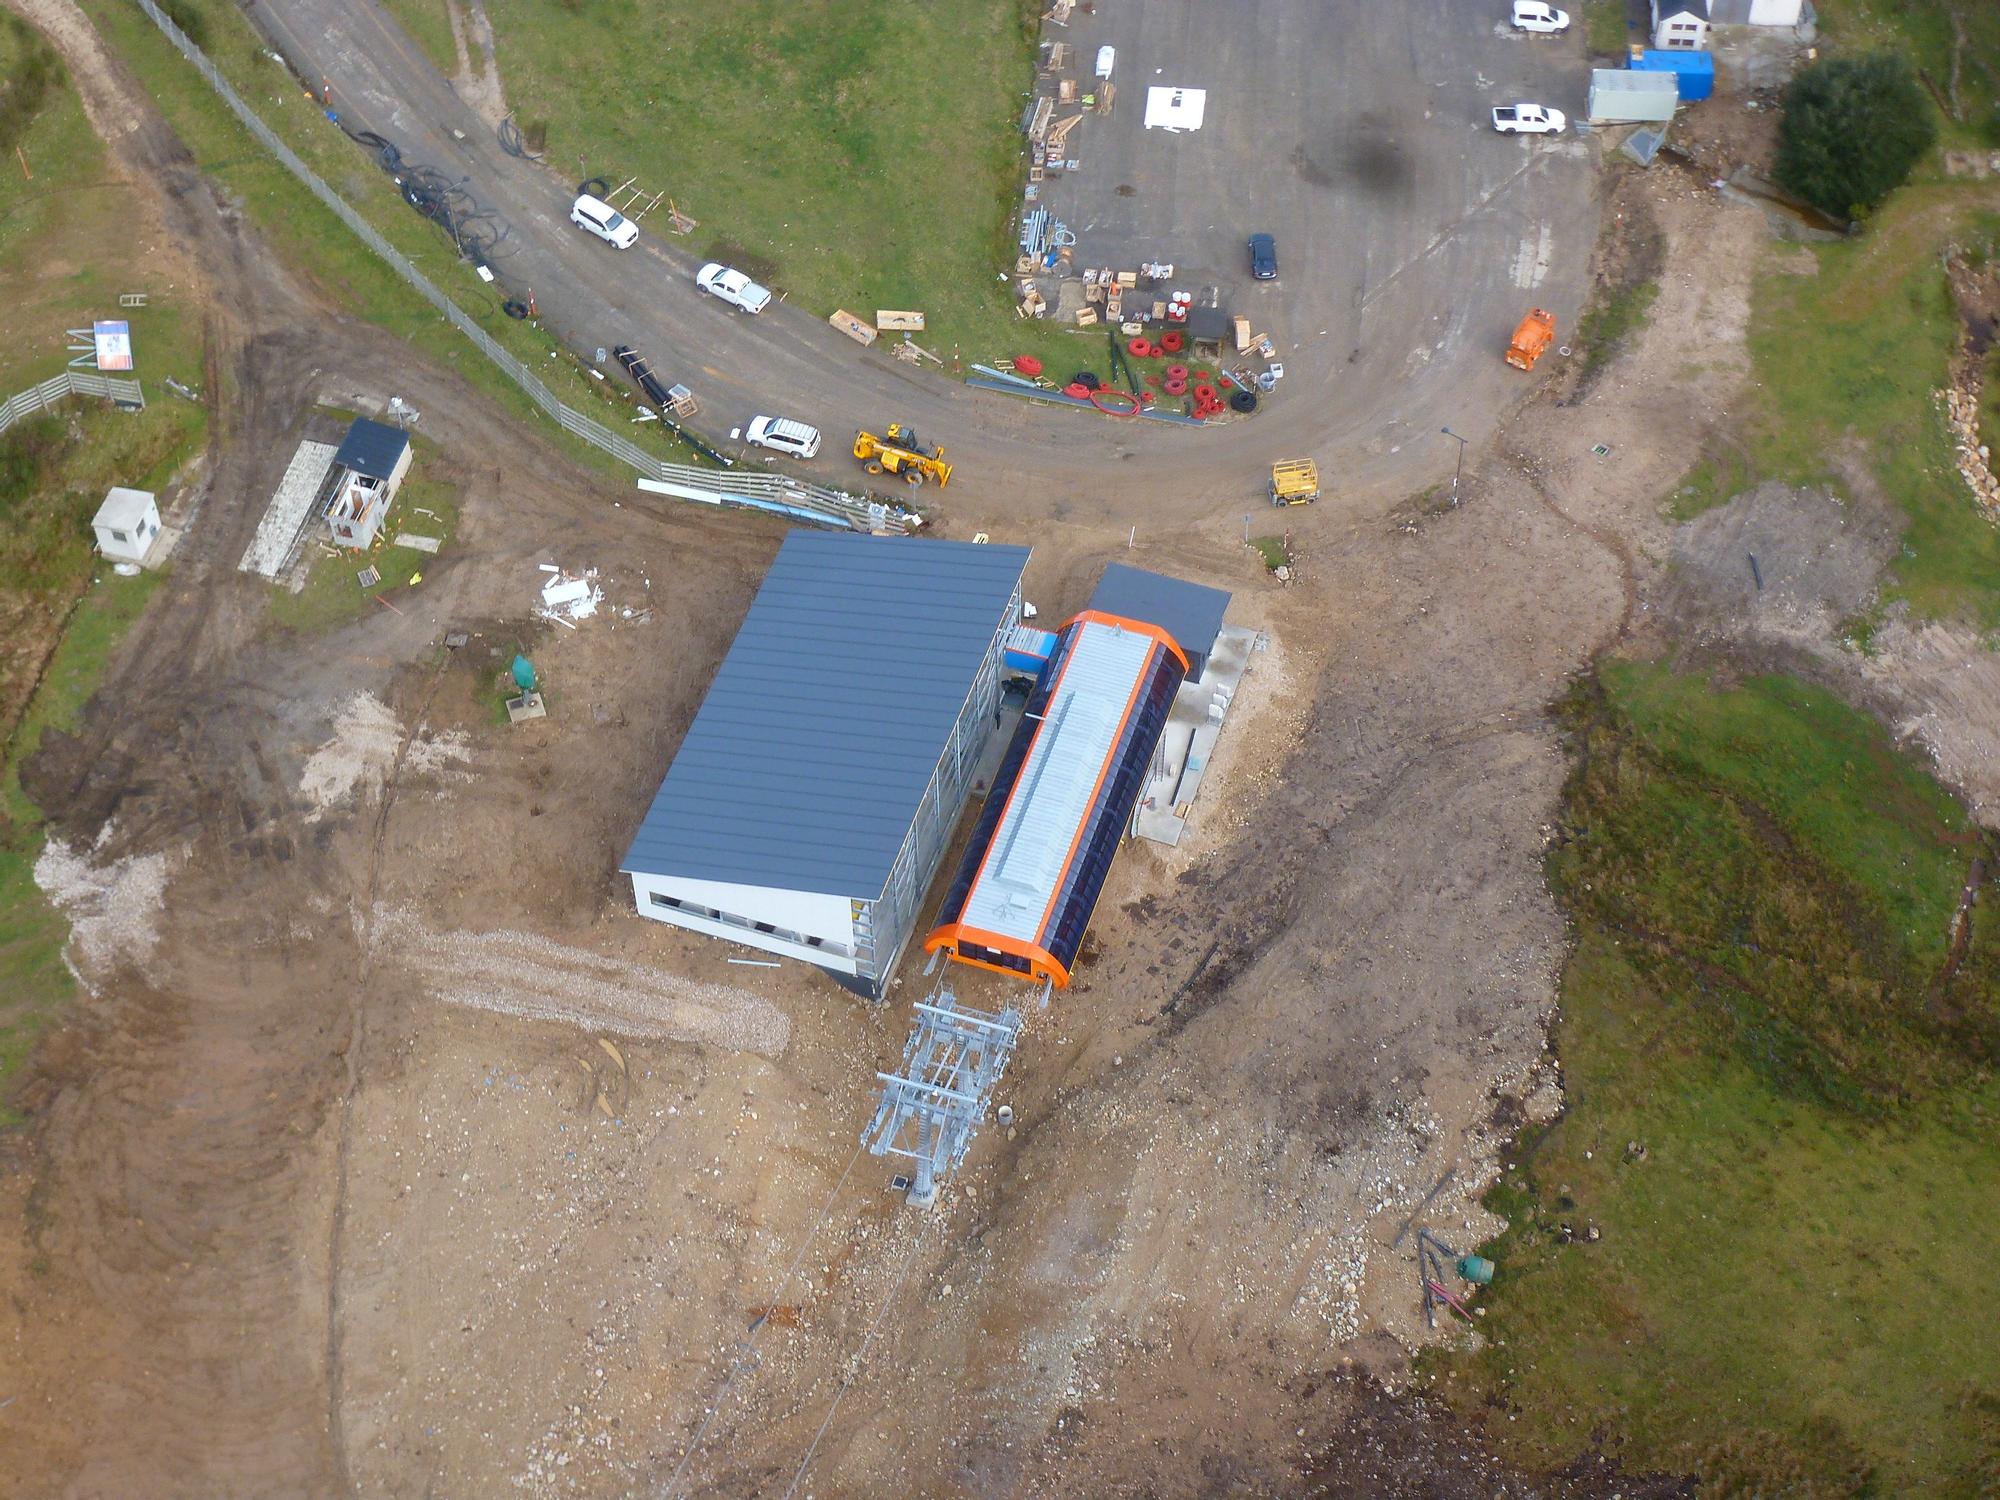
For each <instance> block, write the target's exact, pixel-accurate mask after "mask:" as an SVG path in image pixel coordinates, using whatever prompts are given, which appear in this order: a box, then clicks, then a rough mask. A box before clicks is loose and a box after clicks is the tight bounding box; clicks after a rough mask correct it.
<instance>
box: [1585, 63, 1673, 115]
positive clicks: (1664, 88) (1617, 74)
mask: <svg viewBox="0 0 2000 1500" xmlns="http://www.w3.org/2000/svg"><path fill="white" fill-rule="evenodd" d="M1680 99H1681V94H1680V85H1679V84H1678V83H1676V82H1675V81H1674V75H1673V74H1672V73H1641V72H1635V71H1630V70H1627V69H1625V68H1597V69H1594V70H1593V71H1592V72H1591V75H1590V123H1591V124H1593V125H1637V124H1657V123H1659V122H1660V121H1663V120H1671V119H1672V118H1673V117H1674V110H1675V108H1676V107H1677V106H1678V105H1679V104H1680Z"/></svg>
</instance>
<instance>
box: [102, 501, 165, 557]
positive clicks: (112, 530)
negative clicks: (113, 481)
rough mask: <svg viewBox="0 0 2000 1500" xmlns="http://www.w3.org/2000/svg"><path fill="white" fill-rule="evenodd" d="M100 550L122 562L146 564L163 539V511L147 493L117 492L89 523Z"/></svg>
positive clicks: (105, 502)
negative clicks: (155, 546)
mask: <svg viewBox="0 0 2000 1500" xmlns="http://www.w3.org/2000/svg"><path fill="white" fill-rule="evenodd" d="M90 529H91V531H92V532H94V533H95V534H96V536H97V550H98V551H99V552H102V553H103V554H104V555H105V556H106V557H111V558H116V559H118V560H119V561H120V562H135V563H143V562H144V561H145V560H146V554H147V553H148V552H150V551H152V550H153V543H154V542H155V541H157V540H158V539H159V535H160V507H159V506H158V505H157V504H156V503H155V502H154V499H153V497H152V495H151V494H149V493H148V492H147V491H145V490H128V489H124V488H118V489H114V490H112V491H111V493H109V494H108V495H106V496H105V497H104V503H103V504H102V505H100V506H98V507H97V514H96V515H94V516H92V517H91V519H90Z"/></svg>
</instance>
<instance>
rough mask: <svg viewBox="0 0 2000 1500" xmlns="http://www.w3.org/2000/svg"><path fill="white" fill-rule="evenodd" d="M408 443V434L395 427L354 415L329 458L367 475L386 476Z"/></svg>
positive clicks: (335, 462)
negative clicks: (340, 441)
mask: <svg viewBox="0 0 2000 1500" xmlns="http://www.w3.org/2000/svg"><path fill="white" fill-rule="evenodd" d="M409 446H410V440H409V438H407V437H405V436H404V435H403V433H402V432H401V431H400V430H399V429H397V428H394V427H385V426H383V425H382V424H381V423H380V422H371V421H369V420H368V419H367V418H366V417H356V418H355V419H354V425H353V426H352V427H350V428H348V429H347V439H346V441H345V442H343V443H342V444H341V445H340V451H339V452H337V453H335V454H334V455H333V461H334V464H335V466H336V467H339V468H342V469H352V470H353V471H354V472H355V473H357V474H366V475H367V476H368V477H369V478H370V479H387V478H388V477H389V476H390V475H391V474H393V473H395V472H396V463H397V461H398V460H399V459H401V458H402V456H403V450H404V449H405V448H407V447H409Z"/></svg>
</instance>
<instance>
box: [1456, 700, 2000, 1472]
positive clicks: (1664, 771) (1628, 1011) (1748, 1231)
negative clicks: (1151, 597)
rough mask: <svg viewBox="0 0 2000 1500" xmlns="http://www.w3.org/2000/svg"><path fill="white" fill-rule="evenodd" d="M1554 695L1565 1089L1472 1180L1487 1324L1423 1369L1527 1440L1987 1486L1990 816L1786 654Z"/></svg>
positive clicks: (1996, 1020)
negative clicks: (1773, 672)
mask: <svg viewBox="0 0 2000 1500" xmlns="http://www.w3.org/2000/svg"><path fill="white" fill-rule="evenodd" d="M1567 717H1568V720H1569V724H1570V728H1571V730H1572V733H1573V736H1574V741H1575V748H1576V751H1577V755H1578V767H1577V770H1576V772H1575V774H1574V775H1573V777H1572V780H1571V783H1570V786H1569V788H1568V790H1567V794H1566V801H1567V805H1566V808H1565V814H1564V819H1563V836H1562V840H1561V842H1560V843H1559V845H1558V847H1557V848H1556V850H1555V852H1554V853H1553V854H1552V855H1551V858H1550V875H1551V879H1552V882H1553V884H1554V886H1555V888H1556V889H1557V891H1558V893H1559V894H1560V896H1561V898H1562V899H1563V901H1564V904H1565V905H1566V906H1567V908H1568V909H1569V911H1570V912H1571V914H1572V916H1573V918H1574V920H1575V922H1576V931H1577V944H1576V948H1575V951H1574V954H1573V957H1572V959H1571V962H1570V964H1569V965H1568V967H1567V969H1566V971H1565V974H1564V977H1563V987H1562V1006H1561V1022H1560V1024H1559V1027H1558V1030H1557V1048H1558V1052H1559V1055H1560V1056H1561V1059H1562V1063H1563V1069H1564V1082H1565V1088H1566V1094H1567V1111H1566V1113H1565V1114H1564V1116H1563V1117H1562V1118H1561V1119H1560V1120H1559V1121H1558V1122H1556V1123H1555V1124H1554V1125H1552V1126H1550V1127H1548V1128H1547V1129H1543V1130H1535V1131H1530V1132H1528V1133H1527V1134H1525V1135H1524V1136H1523V1138H1522V1139H1521V1140H1520V1141H1519V1142H1517V1144H1516V1148H1515V1153H1514V1156H1513V1159H1512V1162H1511V1164H1510V1165H1509V1167H1508V1170H1507V1172H1506V1173H1505V1174H1504V1176H1503V1185H1502V1186H1501V1187H1500V1188H1499V1189H1497V1190H1496V1191H1495V1192H1494V1193H1493V1195H1492V1196H1491V1198H1490V1199H1489V1202H1490V1203H1491V1205H1492V1206H1493V1207H1494V1208H1495V1209H1496V1210H1497V1211H1499V1212H1501V1213H1503V1214H1504V1215H1506V1216H1507V1217H1508V1219H1509V1221H1510V1228H1509V1229H1508V1231H1507V1233H1506V1234H1505V1235H1503V1236H1502V1237H1501V1238H1500V1239H1499V1240H1498V1241H1496V1242H1495V1243H1494V1244H1493V1245H1492V1246H1491V1247H1489V1248H1488V1249H1487V1250H1486V1252H1485V1253H1487V1254H1488V1255H1489V1256H1491V1258H1492V1259H1493V1260H1494V1261H1495V1262H1496V1263H1497V1265H1498V1267H1499V1275H1498V1279H1497V1281H1496V1285H1495V1287H1494V1289H1493V1291H1492V1293H1491V1294H1489V1295H1488V1296H1487V1297H1486V1298H1485V1299H1484V1304H1485V1306H1486V1308H1487V1314H1486V1316H1485V1317H1484V1318H1483V1319H1482V1320H1481V1328H1480V1331H1481V1333H1482V1334H1483V1335H1485V1338H1484V1341H1483V1346H1482V1347H1481V1348H1479V1349H1478V1350H1477V1351H1475V1352H1470V1353H1461V1354H1455V1355H1447V1356H1444V1357H1436V1358H1432V1359H1430V1360H1429V1361H1427V1362H1426V1372H1427V1374H1428V1376H1429V1378H1430V1379H1431V1380H1432V1381H1433V1382H1434V1384H1435V1385H1436V1386H1437V1388H1439V1389H1440V1390H1442V1391H1444V1392H1446V1393H1448V1394H1449V1395H1451V1396H1452V1398H1453V1399H1455V1400H1457V1401H1459V1402H1461V1403H1463V1404H1464V1405H1465V1407H1466V1409H1467V1410H1468V1411H1474V1410H1480V1409H1485V1408H1486V1407H1487V1404H1488V1403H1492V1404H1493V1405H1492V1407H1491V1415H1490V1416H1489V1420H1488V1421H1487V1423H1486V1429H1487V1431H1488V1433H1489V1434H1490V1435H1492V1436H1493V1437H1494V1438H1495V1439H1496V1440H1498V1441H1499V1442H1500V1443H1501V1444H1502V1446H1503V1447H1504V1448H1506V1449H1507V1450H1508V1451H1510V1452H1511V1453H1512V1454H1513V1455H1514V1456H1516V1457H1519V1458H1521V1459H1523V1460H1525V1461H1528V1462H1531V1463H1535V1464H1540V1465H1545V1466H1556V1465H1560V1464H1561V1463H1563V1462H1565V1461H1566V1460H1568V1459H1569V1458H1571V1457H1573V1456H1575V1455H1576V1454H1577V1453H1579V1452H1581V1451H1583V1450H1584V1449H1585V1448H1587V1447H1591V1446H1597V1445H1605V1446H1607V1447H1608V1449H1609V1451H1611V1452H1612V1453H1613V1454H1614V1455H1615V1456H1616V1457H1617V1458H1618V1459H1619V1460H1620V1462H1621V1463H1622V1464H1624V1466H1625V1467H1626V1468H1627V1470H1628V1472H1645V1471H1664V1472H1674V1473H1693V1474H1697V1475H1699V1476H1701V1478H1702V1480H1703V1484H1704V1487H1703V1493H1704V1494H1706V1493H1715V1494H1760V1493H1761V1494H1767V1495H1781V1494H1782V1495H1806V1496H1813V1495H1863V1494H1879V1495H1893V1494H1912V1493H1919V1492H1921V1493H1926V1494H1936V1495H1952V1496H1955V1495H1968V1496H1969V1495H1974V1494H1979V1493H1990V1492H1991V1491H1990V1489H1982V1485H1985V1486H1990V1485H1992V1484H1994V1483H1995V1482H2000V1367H1996V1366H1995V1364H1994V1363H1993V1361H1992V1360H1991V1358H1990V1354H1989V1348H1990V1341H1989V1340H1988V1338H1987V1336H1986V1335H1985V1334H1984V1332H1983V1331H1982V1330H1981V1328H1980V1327H1979V1320H1978V1319H1977V1318H1973V1317H1968V1316H1967V1310H1968V1309H1970V1308H1973V1307H1976V1306H1978V1305H1979V1302H1980V1300H1981V1298H1982V1297H1983V1294H1984V1291H1985V1288H1986V1285H1987V1283H1988V1281H1989V1280H1990V1277H1989V1270H1988V1263H1989V1261H1990V1258H1991V1247H1990V1236H1989V1235H1987V1234H1985V1233H1984V1232H1982V1230H1981V1228H1980V1227H1979V1226H1982V1225H1984V1224H1986V1223H1990V1222H1991V1217H1992V1191H1993V1189H1992V1185H1993V1183H1994V1182H1996V1181H2000V1138H1996V1136H1995V1134H1994V1131H1993V1123H1994V1119H1995V1111H1997V1110H2000V1081H1996V1078H1995V1075H1994V1071H1993V1064H1994V1062H1995V1060H1996V1057H2000V919H1996V917H1995V916H1994V914H1993V913H1992V910H1991V907H1990V904H1982V905H1980V906H1979V907H1977V908H1975V911H1974V915H1973V919H1972V923H1971V928H1970V934H1969V938H1968V940H1967V942H1966V944H1965V946H1964V951H1963V954H1962V956H1961V959H1960V961H1959V964H1958V967H1957V968H1956V970H1955V972H1954V971H1952V968H1951V963H1950V954H1951V951H1952V940H1951V931H1952V923H1951V919H1952V914H1953V913H1954V912H1955V910H1956V908H1957V905H1958V898H1959V892H1960V889H1961V887H1962V885H1963V883H1964V881H1965V878H1966V874H1967V871H1968V869H1969V868H1970V866H1971V863H1972V860H1973V859H1974V858H1975V857H1976V856H1984V857H1986V858H1987V859H1989V860H1990V859H1991V858H1992V856H1993V854H1994V849H1993V841H1992V839H1991V837H1990V836H1989V835H1986V834H1983V833H1980V832H1978V831H1976V830H1975V829H1973V828H1972V827H1971V825H1970V824H1969V822H1968V820H1967V818H1966V816H1965V814H1964V812H1963V810H1962V809H1961V808H1960V807H1959V806H1958V805H1957V804H1956V803H1955V802H1954V801H1953V800H1952V799H1951V798H1950V797H1949V796H1948V795H1946V794H1945V793H1944V792H1943V791H1942V790H1941V789H1940V788H1938V787H1937V786H1936V785H1935V783H1933V782H1932V781H1931V780H1930V779H1929V778H1928V776H1927V775H1926V774H1925V772H1924V770H1923V768H1922V767H1921V766H1919V765H1918V764H1917V763H1915V762H1914V761H1913V760H1911V759H1910V758H1909V757H1907V756H1905V755H1903V754H1902V753H1900V752H1899V751H1897V750H1896V749H1894V748H1893V746H1892V745H1891V744H1890V742H1889V740H1888V737H1887V736H1886V734H1885V733H1884V732H1883V731H1882V730H1881V729H1880V728H1879V726H1877V725H1876V724H1875V723H1874V722H1873V721H1872V720H1870V719H1867V718H1866V717H1864V716H1862V715H1860V714H1858V713H1856V712H1854V711H1853V710H1850V709H1848V708H1846V707H1844V706H1843V705H1841V704H1840V703H1838V702H1837V701H1836V700H1834V699H1832V698H1831V697H1829V696H1827V695H1826V694H1824V693H1822V692H1820V691H1818V690H1817V689H1812V688H1807V687H1805V686H1803V685H1801V684H1799V683H1796V682H1793V681H1790V680H1788V679H1778V678H1761V679H1755V680H1752V681H1749V682H1746V683H1743V684H1741V685H1740V686H1737V687H1734V688H1730V689H1726V690H1721V689H1717V688H1714V687H1712V686H1711V685H1710V684H1708V683H1707V682H1705V681H1703V680H1700V679H1696V678H1690V677H1683V676H1677V675H1674V674H1672V673H1670V672H1668V671H1666V670H1664V669H1662V668H1658V667H1652V666H1642V665H1636V664H1631V663H1625V664H1615V665H1612V666H1609V667H1607V668H1606V669H1605V671H1604V674H1603V677H1602V680H1601V688H1583V689H1579V690H1578V692H1577V693H1576V694H1575V695H1574V697H1573V698H1572V700H1571V702H1570V704H1569V705H1568V709H1567ZM1988 901H1989V902H1990V897H1989V898H1988ZM1591 1229H1595V1230H1597V1231H1598V1233H1599V1235H1600V1238H1598V1239H1597V1240H1595V1241H1592V1240H1591V1239H1590V1238H1589V1231H1590V1230H1591ZM1614 1434H1615V1438H1614V1437H1612V1436H1610V1435H1614Z"/></svg>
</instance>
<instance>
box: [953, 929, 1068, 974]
mask: <svg viewBox="0 0 2000 1500" xmlns="http://www.w3.org/2000/svg"><path fill="white" fill-rule="evenodd" d="M960 943H974V944H977V945H978V946H979V947H981V948H991V949H992V950H993V951H994V952H995V953H1005V954H1008V955H1010V956H1011V957H1014V958H1018V959H1022V960H1025V961H1026V963H1027V965H1028V972H1027V973H1026V974H1023V973H1022V972H1021V971H1020V970H1019V969H1010V968H1008V967H1006V965H1004V964H996V963H988V962H987V961H986V960H985V959H980V958H972V957H969V956H968V955H966V954H964V953H962V952H960V951H959V944H960ZM940 948H943V949H944V950H945V951H946V952H947V953H949V954H950V955H951V960H952V962H953V963H961V964H970V965H972V967H974V968H975V969H990V970H992V971H993V972H994V973H995V974H1005V975H1006V976H1007V977H1008V978H1009V979H1026V980H1036V979H1049V980H1052V981H1053V982H1054V984H1055V987H1056V988H1057V989H1059V990H1061V989H1068V988H1069V970H1068V969H1066V968H1065V967H1063V965H1062V964H1061V963H1060V962H1058V961H1057V959H1056V957H1055V955H1054V954H1052V953H1050V952H1049V951H1048V950H1047V949H1046V948H1037V947H1035V946H1034V945H1033V944H1032V943H1024V942H1022V941H1020V940H1019V939H1018V938H1010V937H1003V936H1002V935H1001V934H999V933H997V932H988V931H986V930H985V929H984V928H982V927H968V926H967V925H966V924H965V923H963V922H948V923H946V924H945V925H944V926H942V927H939V928H937V929H936V930H935V931H933V932H932V933H931V935H930V936H929V937H927V938H925V939H924V952H926V953H935V952H936V951H937V950H938V949H940Z"/></svg>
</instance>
